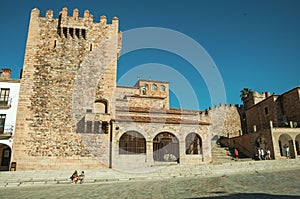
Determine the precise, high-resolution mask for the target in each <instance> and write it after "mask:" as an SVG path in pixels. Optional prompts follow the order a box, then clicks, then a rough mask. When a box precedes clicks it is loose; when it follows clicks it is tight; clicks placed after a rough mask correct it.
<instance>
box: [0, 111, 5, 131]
mask: <svg viewBox="0 0 300 199" xmlns="http://www.w3.org/2000/svg"><path fill="white" fill-rule="evenodd" d="M5 119H6V115H5V114H0V134H3V133H4V127H5Z"/></svg>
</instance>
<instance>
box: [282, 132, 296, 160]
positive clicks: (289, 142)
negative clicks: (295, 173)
mask: <svg viewBox="0 0 300 199" xmlns="http://www.w3.org/2000/svg"><path fill="white" fill-rule="evenodd" d="M278 144H279V150H280V155H281V156H287V157H291V158H294V157H295V151H294V143H293V139H292V137H291V136H290V135H288V134H282V135H280V136H279V139H278ZM287 147H288V148H289V154H286V148H287Z"/></svg>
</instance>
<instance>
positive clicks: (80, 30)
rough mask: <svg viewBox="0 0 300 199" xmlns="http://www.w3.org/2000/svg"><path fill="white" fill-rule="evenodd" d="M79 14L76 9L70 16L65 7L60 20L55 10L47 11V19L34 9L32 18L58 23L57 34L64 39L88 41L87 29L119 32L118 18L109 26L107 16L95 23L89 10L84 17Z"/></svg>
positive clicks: (114, 18) (101, 17)
mask: <svg viewBox="0 0 300 199" xmlns="http://www.w3.org/2000/svg"><path fill="white" fill-rule="evenodd" d="M79 14H80V13H79V10H78V9H77V8H75V9H74V10H73V12H72V15H71V16H69V11H68V9H67V8H66V7H65V8H63V9H62V11H61V12H60V13H59V17H58V18H54V12H53V10H47V11H46V14H45V17H42V16H41V12H40V10H39V9H37V8H34V9H32V11H31V18H32V19H41V20H44V21H48V22H54V23H57V34H58V35H59V36H60V37H63V38H67V37H70V38H79V39H86V38H87V29H90V30H100V29H107V28H108V29H114V30H118V24H119V19H118V18H117V17H113V18H112V23H111V24H107V18H106V16H100V21H99V22H94V16H93V15H92V14H91V13H90V11H89V10H85V11H84V13H83V17H80V16H79Z"/></svg>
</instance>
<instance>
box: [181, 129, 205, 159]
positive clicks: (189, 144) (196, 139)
mask: <svg viewBox="0 0 300 199" xmlns="http://www.w3.org/2000/svg"><path fill="white" fill-rule="evenodd" d="M185 148H186V154H189V155H193V154H202V140H201V138H200V136H199V135H198V134H196V133H190V134H188V135H187V136H186V138H185Z"/></svg>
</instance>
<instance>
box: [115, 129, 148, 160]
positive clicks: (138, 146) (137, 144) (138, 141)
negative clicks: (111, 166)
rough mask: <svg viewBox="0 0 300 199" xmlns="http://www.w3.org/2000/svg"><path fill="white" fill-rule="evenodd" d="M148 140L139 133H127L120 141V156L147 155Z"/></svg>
mask: <svg viewBox="0 0 300 199" xmlns="http://www.w3.org/2000/svg"><path fill="white" fill-rule="evenodd" d="M145 153H146V139H145V137H144V136H143V135H142V134H141V133H139V132H137V131H127V132H125V133H123V134H122V136H121V137H120V139H119V154H127V155H133V154H145Z"/></svg>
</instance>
